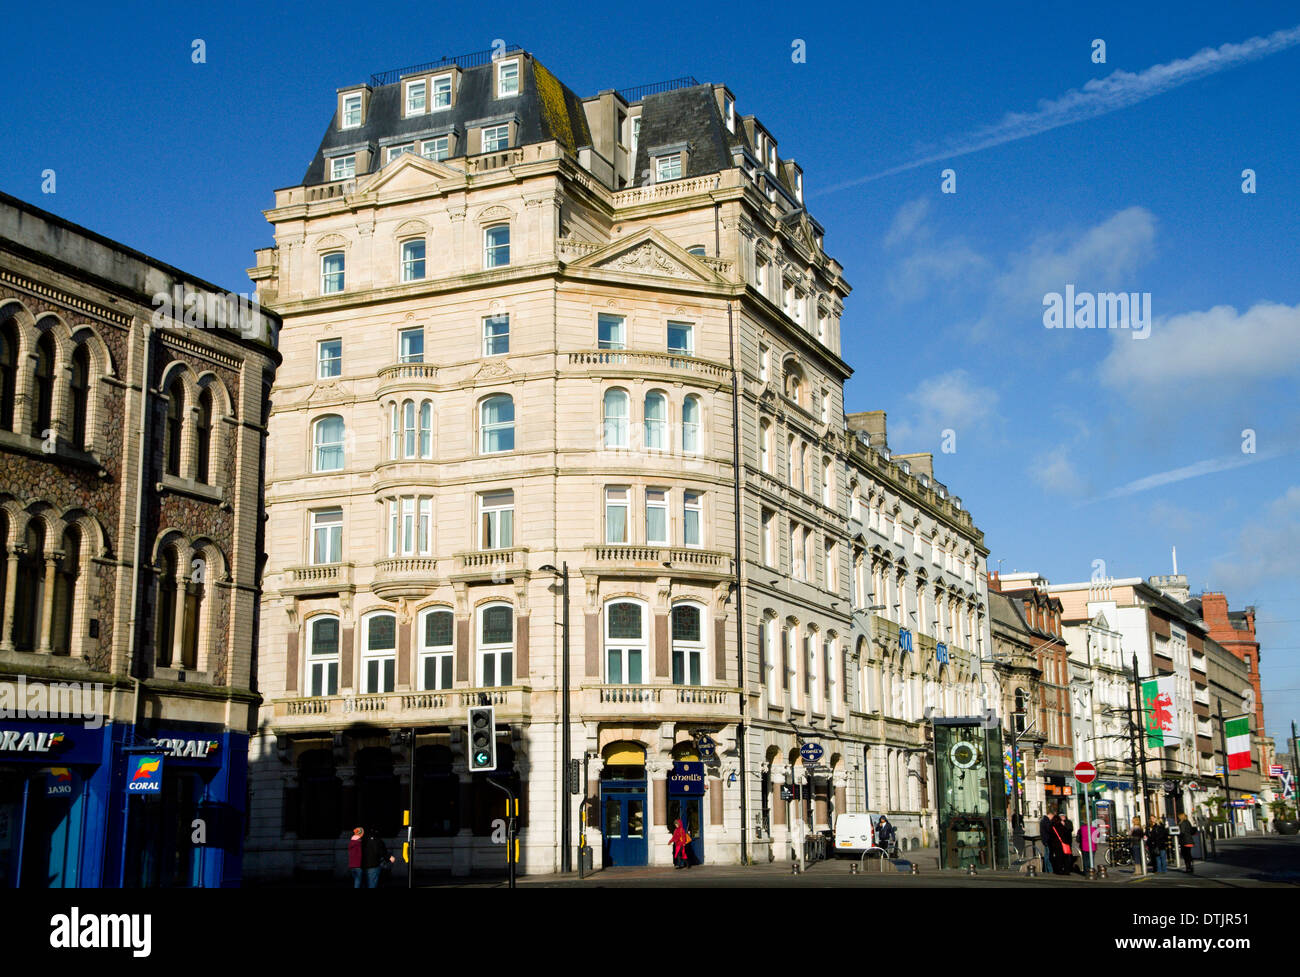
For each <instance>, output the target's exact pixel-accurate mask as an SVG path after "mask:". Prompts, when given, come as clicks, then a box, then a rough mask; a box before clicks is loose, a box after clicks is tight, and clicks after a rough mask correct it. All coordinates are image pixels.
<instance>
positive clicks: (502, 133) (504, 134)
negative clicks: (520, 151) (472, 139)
mask: <svg viewBox="0 0 1300 977" xmlns="http://www.w3.org/2000/svg"><path fill="white" fill-rule="evenodd" d="M509 148H510V126H509V125H499V126H487V127H486V128H484V130H483V152H485V153H496V152H500V151H501V150H503V149H509Z"/></svg>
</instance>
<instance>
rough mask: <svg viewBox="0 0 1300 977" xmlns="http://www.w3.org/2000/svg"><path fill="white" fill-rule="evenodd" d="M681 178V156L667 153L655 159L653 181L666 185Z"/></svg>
mask: <svg viewBox="0 0 1300 977" xmlns="http://www.w3.org/2000/svg"><path fill="white" fill-rule="evenodd" d="M681 178H682V154H681V153H669V154H668V155H667V156H659V157H656V158H655V181H656V182H658V183H666V182H668V181H669V180H680V179H681Z"/></svg>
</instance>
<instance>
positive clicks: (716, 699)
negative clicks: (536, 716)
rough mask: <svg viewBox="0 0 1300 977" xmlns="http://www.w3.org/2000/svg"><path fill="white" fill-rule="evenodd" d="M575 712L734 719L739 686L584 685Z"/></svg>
mask: <svg viewBox="0 0 1300 977" xmlns="http://www.w3.org/2000/svg"><path fill="white" fill-rule="evenodd" d="M573 708H574V714H575V715H576V716H578V717H580V718H583V719H652V720H654V721H655V722H669V721H671V720H682V719H699V720H719V721H733V720H735V718H736V717H737V716H738V715H739V714H740V690H739V689H735V688H730V687H727V686H720V685H584V686H582V687H581V688H579V689H578V690H577V696H576V701H575V702H574V705H573Z"/></svg>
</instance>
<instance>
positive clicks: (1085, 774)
mask: <svg viewBox="0 0 1300 977" xmlns="http://www.w3.org/2000/svg"><path fill="white" fill-rule="evenodd" d="M1074 779H1075V780H1077V781H1078V782H1079V783H1081V784H1090V783H1092V782H1093V781H1094V780H1096V779H1097V768H1096V767H1094V766H1093V765H1092V764H1091V763H1089V762H1088V761H1087V760H1083V761H1082V762H1080V763H1076V764H1075V765H1074Z"/></svg>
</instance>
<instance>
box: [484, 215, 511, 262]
mask: <svg viewBox="0 0 1300 977" xmlns="http://www.w3.org/2000/svg"><path fill="white" fill-rule="evenodd" d="M502 230H504V231H505V242H504V243H503V242H501V241H494V240H493V235H494V234H495V232H498V231H502ZM502 251H504V252H505V260H504V261H497V260H496V257H497V255H498V254H500V253H501V252H502ZM509 265H510V225H509V224H493V225H492V226H491V227H485V228H483V267H484V268H506V267H508V266H509Z"/></svg>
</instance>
